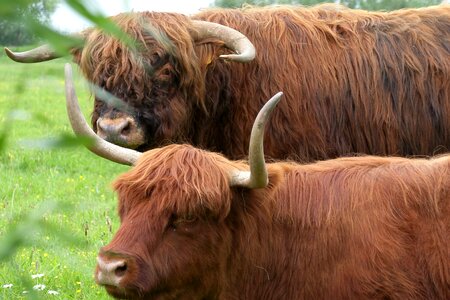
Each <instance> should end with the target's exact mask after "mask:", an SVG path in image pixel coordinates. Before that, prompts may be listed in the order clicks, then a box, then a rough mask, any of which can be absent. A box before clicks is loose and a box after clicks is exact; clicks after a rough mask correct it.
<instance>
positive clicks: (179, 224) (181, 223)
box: [167, 214, 197, 231]
mask: <svg viewBox="0 0 450 300" xmlns="http://www.w3.org/2000/svg"><path fill="white" fill-rule="evenodd" d="M196 221H197V218H196V217H195V216H191V215H186V216H177V215H175V214H173V215H172V216H171V217H170V219H169V222H168V224H167V229H168V230H172V231H176V230H178V229H188V228H189V227H190V226H192V225H194V224H195V222H196Z"/></svg>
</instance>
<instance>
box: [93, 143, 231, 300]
mask: <svg viewBox="0 0 450 300" xmlns="http://www.w3.org/2000/svg"><path fill="white" fill-rule="evenodd" d="M179 147H183V146H179V145H172V146H169V148H179ZM166 148H168V147H166ZM166 148H163V149H162V150H160V149H155V150H152V151H149V152H152V153H151V155H149V154H148V152H147V153H145V154H144V155H147V156H148V157H147V158H148V159H147V160H145V162H143V161H142V160H141V164H138V165H137V166H136V167H135V168H134V169H132V170H131V171H130V172H128V173H125V174H124V175H122V176H121V177H120V178H119V180H118V181H116V183H115V188H116V190H117V192H118V194H119V215H120V219H121V225H120V228H119V230H118V232H117V233H116V235H115V236H114V238H113V240H112V241H111V243H110V244H109V245H107V246H105V247H103V248H102V249H101V250H100V253H99V256H98V264H97V268H96V271H95V278H96V281H97V282H98V283H99V284H101V285H103V286H105V288H106V290H107V291H108V293H110V294H111V295H112V296H115V297H117V298H151V299H202V298H210V297H212V298H214V297H216V296H217V295H218V294H219V293H220V290H221V285H222V283H223V277H222V276H223V274H225V268H226V263H227V258H228V257H229V255H230V251H231V231H230V230H229V227H228V226H227V225H226V219H227V217H226V216H227V214H228V212H229V209H230V208H229V206H230V198H229V197H230V192H229V187H228V182H227V179H226V176H224V175H222V174H220V171H219V172H218V173H217V170H212V169H211V168H205V171H206V172H203V174H199V173H198V172H197V173H196V172H192V169H190V168H189V167H187V166H182V165H178V164H179V163H178V161H179V160H180V159H181V160H183V159H186V156H187V155H190V156H192V153H188V152H189V151H187V152H184V153H181V152H177V153H175V154H171V155H173V159H170V160H169V161H167V160H166V161H164V162H163V161H162V160H159V159H158V158H159V157H158V156H159V155H162V153H164V155H165V156H167V151H164V149H166ZM195 151H197V150H195ZM175 156H177V157H175ZM190 158H191V157H190ZM202 162H204V161H198V162H196V161H195V159H194V161H193V162H192V164H197V163H202ZM214 174H218V175H217V176H215V175H214ZM199 188H200V189H199Z"/></svg>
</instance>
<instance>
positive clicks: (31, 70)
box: [0, 54, 128, 299]
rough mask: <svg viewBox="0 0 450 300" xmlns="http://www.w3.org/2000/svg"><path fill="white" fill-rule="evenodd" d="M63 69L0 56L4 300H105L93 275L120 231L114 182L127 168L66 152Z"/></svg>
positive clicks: (84, 95) (0, 289) (87, 103)
mask: <svg viewBox="0 0 450 300" xmlns="http://www.w3.org/2000/svg"><path fill="white" fill-rule="evenodd" d="M65 62H66V61H65V60H62V59H59V60H56V61H53V62H48V63H45V64H40V65H21V64H17V63H14V62H11V61H10V60H8V59H7V58H6V57H5V56H4V55H3V54H2V55H1V56H0V82H1V84H0V124H1V125H0V129H1V130H0V183H1V186H0V299H23V298H36V297H38V298H39V299H107V298H108V297H107V295H106V293H105V292H104V291H103V289H101V288H99V287H97V286H96V285H95V283H94V280H93V268H94V266H95V263H96V256H97V251H98V249H99V247H101V246H102V245H104V244H106V243H107V242H108V241H109V240H110V238H111V236H112V232H114V231H115V230H116V229H117V227H118V218H117V216H116V206H117V205H116V199H115V196H114V195H113V193H112V191H111V188H110V182H111V181H112V179H113V178H114V177H115V176H116V175H117V174H118V173H121V172H123V171H124V170H126V169H128V168H127V167H124V166H119V165H116V164H113V163H110V162H107V161H103V160H101V159H100V158H98V157H96V156H94V155H92V154H91V153H89V152H88V151H87V150H86V149H85V148H82V147H62V148H61V146H70V144H68V143H65V139H66V136H71V135H72V134H71V129H70V127H69V123H68V120H67V116H66V112H65V104H64V80H63V65H64V63H65ZM77 78H78V81H77V85H78V86H79V96H80V99H81V101H82V103H81V104H82V105H83V106H84V107H83V110H84V111H85V112H90V110H91V106H92V99H90V100H88V99H89V96H88V91H87V88H86V85H84V84H83V83H82V79H81V76H78V77H77ZM55 145H56V147H54V146H55Z"/></svg>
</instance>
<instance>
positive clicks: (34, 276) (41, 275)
mask: <svg viewBox="0 0 450 300" xmlns="http://www.w3.org/2000/svg"><path fill="white" fill-rule="evenodd" d="M43 276H44V274H34V275H31V279H36V278H41V277H43Z"/></svg>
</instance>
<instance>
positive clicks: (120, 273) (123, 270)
mask: <svg viewBox="0 0 450 300" xmlns="http://www.w3.org/2000/svg"><path fill="white" fill-rule="evenodd" d="M126 272H127V265H126V264H125V263H124V265H123V266H119V267H117V268H116V270H115V271H114V274H115V275H116V276H117V277H122V276H123V275H125V273H126Z"/></svg>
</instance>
